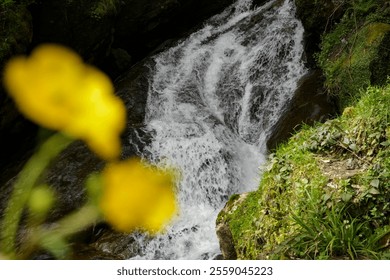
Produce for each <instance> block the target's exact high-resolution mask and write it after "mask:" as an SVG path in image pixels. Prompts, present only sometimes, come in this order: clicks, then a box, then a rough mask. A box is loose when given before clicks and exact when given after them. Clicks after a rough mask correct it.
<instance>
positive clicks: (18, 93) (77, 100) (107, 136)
mask: <svg viewBox="0 0 390 280" xmlns="http://www.w3.org/2000/svg"><path fill="white" fill-rule="evenodd" d="M4 82H5V86H6V88H7V89H8V91H9V93H10V95H11V96H12V97H13V99H14V100H15V103H16V105H17V106H18V108H19V110H20V111H21V112H22V113H23V114H24V115H25V116H26V117H28V118H29V119H31V120H32V121H34V122H36V123H37V124H39V125H42V126H45V127H47V128H50V129H54V130H59V131H62V132H63V133H65V134H67V135H69V136H71V137H74V138H79V139H82V140H84V141H86V142H87V144H88V145H89V146H90V148H91V149H92V150H93V151H94V152H96V153H97V154H98V155H100V156H101V157H103V158H104V159H114V158H117V157H118V156H119V154H120V149H121V148H120V147H121V145H120V138H119V135H120V133H121V131H122V130H123V129H124V126H125V118H126V113H125V107H124V105H123V103H122V101H121V100H120V99H119V98H117V97H116V96H115V95H114V88H113V86H112V83H111V81H110V79H109V78H108V77H107V76H106V75H105V74H104V73H102V72H100V71H99V70H98V69H96V68H94V67H92V66H89V65H86V64H84V63H83V61H82V59H81V58H80V57H79V56H78V55H77V54H76V53H74V52H72V51H71V50H69V49H67V48H65V47H62V46H59V45H53V44H48V45H42V46H40V47H38V48H37V49H35V50H34V52H33V53H32V54H31V56H30V57H29V58H26V57H16V58H14V59H12V60H11V61H10V62H9V63H8V64H7V65H6V68H5V73H4Z"/></svg>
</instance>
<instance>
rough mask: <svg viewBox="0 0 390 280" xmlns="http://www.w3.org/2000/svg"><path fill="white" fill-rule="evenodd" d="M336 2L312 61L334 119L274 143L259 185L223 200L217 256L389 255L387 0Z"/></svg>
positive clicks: (310, 257)
mask: <svg viewBox="0 0 390 280" xmlns="http://www.w3.org/2000/svg"><path fill="white" fill-rule="evenodd" d="M299 2H301V3H300V5H303V4H302V2H305V1H299ZM317 2H318V1H317ZM317 2H315V3H317ZM325 2H326V1H325ZM325 2H324V3H325ZM328 2H332V1H328ZM328 2H326V3H327V5H328V4H329V3H328ZM338 2H339V6H337V5H334V6H333V7H334V8H333V11H334V12H333V14H335V13H336V12H337V13H339V12H340V11H341V12H342V14H341V15H340V16H339V18H340V20H339V21H338V22H335V23H334V25H333V26H327V31H325V33H323V34H322V36H321V44H320V45H319V49H320V50H321V51H320V52H317V53H316V54H315V55H314V57H315V59H316V65H317V66H318V67H319V68H321V69H322V71H323V73H324V76H325V85H324V86H325V88H326V90H327V93H328V95H329V96H333V97H334V98H336V100H337V104H338V111H339V112H340V114H339V116H336V117H335V118H333V119H331V120H328V121H327V122H325V123H322V124H320V123H318V124H316V125H314V126H312V127H309V126H304V127H303V128H302V129H301V130H300V131H298V132H297V133H296V134H295V135H293V136H292V137H291V138H290V139H289V141H288V142H286V143H284V144H281V145H279V146H278V147H277V148H276V149H275V150H274V151H273V153H271V154H270V156H269V160H268V163H267V165H266V166H265V167H264V169H263V174H262V180H261V182H260V184H259V189H258V190H256V191H254V192H250V193H246V194H243V195H234V196H232V197H231V199H230V201H229V202H228V203H227V204H226V206H225V208H224V209H223V210H222V211H221V213H220V214H219V216H218V219H217V232H218V235H219V237H220V244H221V249H222V252H223V254H224V257H225V258H230V259H232V258H238V259H389V258H390V128H389V121H390V106H389V104H390V80H387V76H389V75H390V71H389V65H390V59H389V45H390V44H389V38H390V29H389V28H390V25H389V22H388V19H389V18H390V17H389V14H390V10H389V2H388V1H338ZM333 4H334V3H333ZM311 5H312V6H313V8H317V9H319V7H317V6H318V5H322V4H313V3H311ZM324 30H325V29H324Z"/></svg>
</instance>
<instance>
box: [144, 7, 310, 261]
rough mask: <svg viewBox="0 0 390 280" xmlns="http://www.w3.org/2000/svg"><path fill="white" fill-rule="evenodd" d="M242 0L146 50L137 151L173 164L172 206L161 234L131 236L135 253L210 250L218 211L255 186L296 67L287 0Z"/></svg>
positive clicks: (153, 255) (297, 50)
mask: <svg viewBox="0 0 390 280" xmlns="http://www.w3.org/2000/svg"><path fill="white" fill-rule="evenodd" d="M251 6H252V1H250V0H239V1H237V2H236V3H235V4H234V5H232V6H231V7H229V8H227V9H226V10H225V11H224V12H223V13H221V14H219V15H217V16H215V17H213V18H211V19H210V20H209V21H208V22H206V25H205V26H204V27H203V28H202V29H201V30H199V31H198V32H196V33H194V34H192V35H191V36H190V37H189V38H187V39H186V40H184V41H182V42H181V43H179V44H178V45H177V46H175V47H172V48H170V49H168V50H166V51H165V52H163V53H160V54H158V55H157V56H156V57H155V68H154V69H153V71H152V74H151V76H150V88H149V92H148V102H147V114H146V120H145V123H146V126H147V129H148V130H149V131H151V132H152V134H153V140H152V143H151V144H150V145H149V146H147V147H146V149H145V150H146V152H145V156H146V155H147V156H146V157H148V160H149V161H152V162H154V163H156V164H160V165H168V166H174V167H176V168H179V169H180V171H181V181H180V182H179V185H178V192H179V193H178V198H179V202H180V214H179V216H178V217H177V218H176V219H175V220H174V222H173V224H172V225H171V226H170V227H169V229H168V230H167V232H166V233H165V234H164V235H161V236H158V237H156V238H154V239H152V240H150V241H146V238H144V237H142V236H141V237H139V240H138V241H139V242H144V243H143V244H144V246H143V248H142V253H141V254H140V255H139V256H137V257H136V258H143V259H202V258H203V259H208V258H213V257H214V256H216V255H217V254H219V244H218V240H217V237H216V234H215V220H216V217H217V214H218V212H219V211H220V210H221V209H222V207H223V206H224V204H225V203H226V201H227V199H228V197H229V196H230V195H232V194H234V193H242V192H246V191H249V190H254V189H256V187H257V186H258V183H259V166H260V165H261V164H262V163H263V162H264V158H265V140H266V137H267V135H268V134H269V133H270V131H271V129H272V127H273V125H275V123H276V122H277V120H278V119H279V117H280V116H281V114H282V112H283V108H284V107H285V106H286V104H288V102H289V100H290V99H291V97H292V94H293V93H294V90H295V88H296V85H297V82H298V80H299V79H300V78H301V77H302V76H303V75H304V74H305V72H306V70H305V68H304V66H303V64H302V61H301V59H302V53H303V47H302V38H303V27H302V25H301V23H300V22H299V21H298V20H297V19H296V18H295V7H294V4H293V1H291V0H286V1H284V2H283V1H269V2H268V3H266V4H265V5H264V6H262V7H258V8H251Z"/></svg>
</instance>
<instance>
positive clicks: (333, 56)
mask: <svg viewBox="0 0 390 280" xmlns="http://www.w3.org/2000/svg"><path fill="white" fill-rule="evenodd" d="M342 2H343V3H342V4H343V5H344V9H345V13H344V16H343V17H342V19H341V22H340V23H339V24H337V25H336V26H335V28H334V29H333V30H332V31H331V32H329V33H327V34H325V35H324V36H323V38H322V43H321V52H320V53H318V54H317V61H318V64H319V66H320V67H321V68H322V69H323V71H324V74H325V77H326V86H327V88H328V91H329V93H330V94H332V95H336V96H337V97H338V98H339V100H340V105H341V108H344V107H346V106H348V105H350V104H352V102H353V101H354V99H356V98H357V97H358V95H357V94H358V93H359V92H360V90H362V89H365V88H366V87H367V86H369V85H370V84H371V82H372V81H373V80H378V78H377V77H373V74H372V72H371V66H372V65H371V64H372V63H373V61H375V60H376V59H379V57H381V55H384V54H382V52H381V51H380V50H379V49H378V47H379V45H380V43H381V41H382V40H383V38H384V36H385V35H386V34H387V33H388V32H389V31H390V20H389V18H390V9H389V8H387V9H386V8H384V6H385V2H384V1H372V0H370V1H357V0H354V1H352V0H348V1H342ZM373 67H375V66H373ZM387 74H388V73H387ZM375 75H376V76H385V75H386V73H380V71H376V72H375ZM379 80H381V78H380V77H379Z"/></svg>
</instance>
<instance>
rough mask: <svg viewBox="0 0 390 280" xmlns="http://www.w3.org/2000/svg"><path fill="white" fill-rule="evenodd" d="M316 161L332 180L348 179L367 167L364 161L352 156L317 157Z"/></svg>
mask: <svg viewBox="0 0 390 280" xmlns="http://www.w3.org/2000/svg"><path fill="white" fill-rule="evenodd" d="M317 162H318V165H319V167H320V169H321V171H322V172H323V173H324V174H325V175H326V176H327V177H329V179H332V180H334V179H348V178H351V177H354V176H356V175H358V174H361V173H363V172H365V171H366V170H367V169H368V166H367V164H366V163H362V162H361V161H360V160H357V159H354V158H347V159H339V158H330V157H318V158H317Z"/></svg>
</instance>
